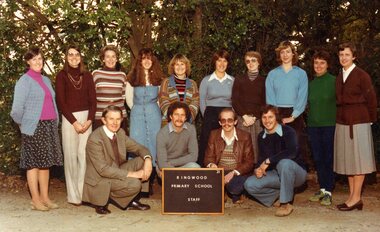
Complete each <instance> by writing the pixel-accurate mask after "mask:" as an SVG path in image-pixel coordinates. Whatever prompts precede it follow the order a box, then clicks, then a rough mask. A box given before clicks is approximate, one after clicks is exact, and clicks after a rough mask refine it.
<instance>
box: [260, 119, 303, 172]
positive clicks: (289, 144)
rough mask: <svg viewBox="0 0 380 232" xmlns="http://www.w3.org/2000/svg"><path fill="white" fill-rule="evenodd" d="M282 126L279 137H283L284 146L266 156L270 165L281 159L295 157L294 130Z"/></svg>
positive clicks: (295, 140) (295, 137)
mask: <svg viewBox="0 0 380 232" xmlns="http://www.w3.org/2000/svg"><path fill="white" fill-rule="evenodd" d="M282 128H283V132H284V133H283V135H282V137H281V138H282V139H283V143H284V147H282V148H281V150H280V151H278V152H277V153H276V154H273V155H271V156H270V157H268V158H269V160H270V162H271V165H272V166H273V165H276V164H277V163H278V162H280V160H282V159H291V160H293V159H295V158H296V157H297V135H296V132H295V130H293V128H290V127H288V128H286V127H285V126H283V127H282ZM267 145H269V144H267Z"/></svg>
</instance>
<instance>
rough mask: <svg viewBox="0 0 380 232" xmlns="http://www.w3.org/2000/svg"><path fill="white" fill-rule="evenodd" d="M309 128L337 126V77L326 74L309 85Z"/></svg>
mask: <svg viewBox="0 0 380 232" xmlns="http://www.w3.org/2000/svg"><path fill="white" fill-rule="evenodd" d="M308 101H309V113H308V120H307V125H308V126H309V127H321V126H335V117H336V100H335V76H333V75H331V74H330V73H328V72H327V73H325V74H323V75H322V76H319V77H315V78H314V80H312V81H311V82H310V83H309V98H308Z"/></svg>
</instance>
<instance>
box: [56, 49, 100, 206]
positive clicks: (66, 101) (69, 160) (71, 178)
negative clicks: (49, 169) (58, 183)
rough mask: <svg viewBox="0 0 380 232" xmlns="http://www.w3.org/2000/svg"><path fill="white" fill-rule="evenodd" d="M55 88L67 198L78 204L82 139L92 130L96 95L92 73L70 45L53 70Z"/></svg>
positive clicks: (83, 153) (82, 168) (82, 169)
mask: <svg viewBox="0 0 380 232" xmlns="http://www.w3.org/2000/svg"><path fill="white" fill-rule="evenodd" d="M55 88H56V91H57V104H58V109H59V110H60V112H61V113H62V148H63V154H64V163H65V165H64V168H65V180H66V190H67V201H68V202H69V203H71V204H81V202H82V192H83V183H84V174H85V171H86V143H87V139H88V136H89V135H90V134H91V132H92V122H93V121H94V118H95V111H96V97H95V86H94V81H93V79H92V75H91V73H90V72H88V71H87V70H86V69H85V65H84V63H83V58H82V54H81V51H80V48H79V47H78V46H75V45H70V46H69V47H68V48H67V50H66V54H65V64H64V66H63V69H62V70H61V71H60V72H59V73H58V74H57V78H56V83H55Z"/></svg>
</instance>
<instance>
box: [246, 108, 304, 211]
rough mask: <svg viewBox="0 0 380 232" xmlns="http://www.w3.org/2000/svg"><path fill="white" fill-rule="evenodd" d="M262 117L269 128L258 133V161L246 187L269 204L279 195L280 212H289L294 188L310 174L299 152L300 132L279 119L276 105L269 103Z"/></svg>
mask: <svg viewBox="0 0 380 232" xmlns="http://www.w3.org/2000/svg"><path fill="white" fill-rule="evenodd" d="M261 120H262V123H263V126H264V128H265V129H264V131H262V132H261V133H260V134H259V137H258V144H259V157H258V162H257V164H256V167H255V170H254V175H253V176H251V177H249V178H248V179H247V180H246V182H245V183H244V188H245V189H246V190H247V192H248V193H249V194H250V195H252V196H253V197H254V198H256V199H257V200H258V201H259V202H261V203H262V204H264V205H265V206H268V207H269V206H271V205H272V204H273V203H274V202H275V201H276V199H277V198H279V200H280V207H279V208H278V209H277V211H276V216H287V215H289V214H291V213H292V211H293V205H292V203H291V202H292V201H293V196H294V188H295V187H298V186H301V185H302V184H303V183H304V182H305V180H306V174H307V172H306V170H305V168H304V165H303V162H302V160H301V159H300V156H299V154H298V149H297V135H296V132H295V131H294V129H292V128H291V127H289V126H286V125H281V124H279V123H278V120H280V119H279V117H278V110H277V108H276V107H273V106H266V107H265V108H264V110H263V113H262V116H261Z"/></svg>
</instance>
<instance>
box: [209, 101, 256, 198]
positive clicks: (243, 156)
mask: <svg viewBox="0 0 380 232" xmlns="http://www.w3.org/2000/svg"><path fill="white" fill-rule="evenodd" d="M219 124H220V125H221V126H222V128H221V129H216V130H213V131H212V132H211V134H210V138H209V140H208V145H207V150H206V154H205V159H204V164H205V165H206V166H207V167H209V168H223V169H224V174H225V176H224V183H225V187H226V190H227V194H228V195H230V197H231V198H232V202H233V203H241V202H242V201H241V200H240V195H241V194H242V192H243V191H244V182H245V180H246V179H247V177H248V175H249V174H250V173H251V171H252V168H253V147H252V140H251V135H250V134H249V133H248V132H245V131H243V130H240V129H238V128H236V127H235V125H236V124H237V115H236V114H235V112H234V111H233V110H232V108H224V109H223V110H222V111H221V112H220V114H219Z"/></svg>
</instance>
